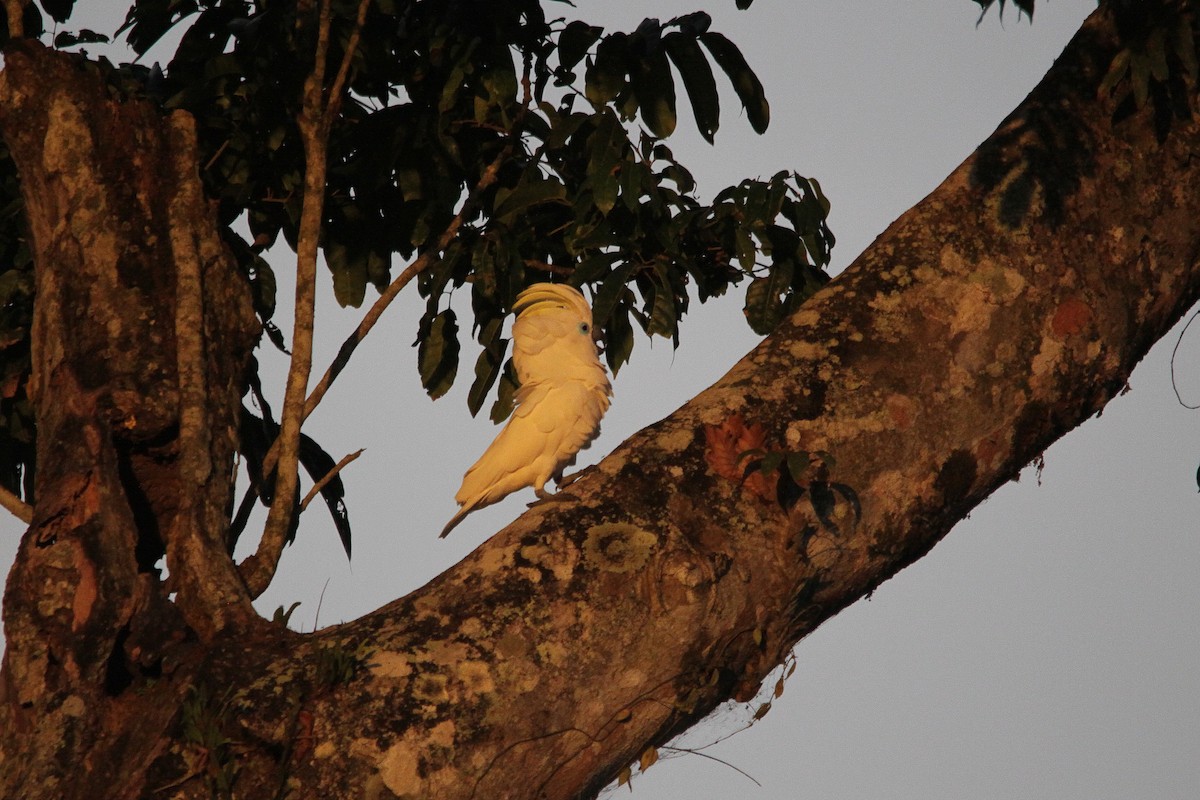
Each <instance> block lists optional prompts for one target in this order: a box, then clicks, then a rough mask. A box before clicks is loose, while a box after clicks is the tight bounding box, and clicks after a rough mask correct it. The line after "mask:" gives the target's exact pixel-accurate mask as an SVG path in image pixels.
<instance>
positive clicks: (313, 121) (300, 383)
mask: <svg viewBox="0 0 1200 800" xmlns="http://www.w3.org/2000/svg"><path fill="white" fill-rule="evenodd" d="M369 2H370V0H360V2H359V6H358V16H357V17H356V19H355V25H354V30H353V32H352V34H351V37H350V43H349V46H348V47H347V48H346V52H345V53H344V54H343V56H342V63H341V65H340V67H339V69H338V74H337V77H336V78H335V79H334V86H333V87H332V88H333V91H332V92H331V93H330V95H329V96H328V98H326V95H325V75H326V66H327V59H328V56H329V38H330V28H331V27H332V18H333V14H332V11H331V8H330V6H331V0H322V2H321V4H320V11H319V20H318V23H317V45H316V52H315V54H314V59H313V68H312V72H310V73H309V75H308V77H307V78H306V79H305V81H304V97H303V105H302V108H301V111H300V118H299V119H298V120H297V122H298V126H299V128H300V135H301V138H302V140H303V143H304V200H303V204H302V208H301V213H300V231H299V238H298V242H297V248H296V300H295V315H294V319H295V322H294V325H293V328H292V361H291V366H290V368H289V369H288V380H287V388H286V389H285V391H284V400H283V413H282V415H281V418H280V430H279V436H278V438H277V439H276V443H275V445H273V446H272V449H275V448H276V447H277V448H278V453H279V455H278V461H279V469H278V470H277V472H276V479H275V480H276V483H275V499H274V501H273V502H272V503H271V510H270V511H269V512H268V513H267V522H266V525H265V527H264V529H263V535H262V540H261V541H260V542H259V545H258V550H257V551H255V553H254V554H253V555H252V556H250V557H249V558H248V559H246V561H245V562H243V564H242V574H243V576H244V577H245V579H246V585H247V586H248V587H249V589H250V594H251V596H252V597H258V596H259V595H261V594H262V593H263V592H264V591H266V588H267V586H269V585H270V583H271V580H272V579H273V578H274V577H275V570H276V568H277V567H278V565H279V558H280V556H281V555H282V553H283V547H284V544H285V543H286V542H287V538H288V532H289V531H290V530H291V525H292V520H293V518H294V515H295V514H296V513H297V509H296V506H295V496H296V489H297V486H298V482H299V475H298V474H297V472H296V465H297V462H298V460H299V454H300V428H301V426H302V425H303V423H304V418H305V416H307V415H306V414H305V411H304V409H305V403H304V398H305V394H306V393H307V390H308V379H309V376H310V374H311V373H312V347H313V328H314V321H315V316H316V296H317V253H318V249H319V240H320V234H321V218H322V211H323V208H324V203H325V174H326V166H327V160H328V159H327V156H328V149H329V131H330V129H331V127H332V125H333V122H334V120H335V119H336V117H337V112H338V109H339V108H340V106H341V99H342V89H343V87H344V86H345V82H346V78H347V75H348V74H349V70H350V62H351V61H352V60H353V57H354V49H355V48H356V47H357V46H358V40H359V36H360V35H361V32H362V26H363V23H364V21H365V19H366V14H367V6H368V5H369Z"/></svg>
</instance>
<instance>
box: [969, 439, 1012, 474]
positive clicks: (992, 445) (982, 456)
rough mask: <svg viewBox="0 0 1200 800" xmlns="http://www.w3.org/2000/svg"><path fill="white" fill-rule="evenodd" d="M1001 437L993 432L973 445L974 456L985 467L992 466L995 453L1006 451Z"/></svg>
mask: <svg viewBox="0 0 1200 800" xmlns="http://www.w3.org/2000/svg"><path fill="white" fill-rule="evenodd" d="M1006 451H1007V448H1006V447H1005V445H1004V441H1003V438H1002V437H1001V435H1000V434H999V433H993V434H992V435H990V436H985V437H984V438H982V439H980V440H979V442H978V443H976V445H975V458H976V460H978V461H979V463H980V464H983V465H984V466H985V467H994V466H995V459H996V456H997V455H1000V454H1001V453H1003V452H1006Z"/></svg>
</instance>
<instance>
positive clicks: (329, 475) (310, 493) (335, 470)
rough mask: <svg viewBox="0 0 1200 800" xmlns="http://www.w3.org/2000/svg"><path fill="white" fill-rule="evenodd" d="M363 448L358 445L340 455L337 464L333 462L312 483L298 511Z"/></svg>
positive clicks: (361, 451)
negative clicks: (330, 467) (322, 474)
mask: <svg viewBox="0 0 1200 800" xmlns="http://www.w3.org/2000/svg"><path fill="white" fill-rule="evenodd" d="M365 449H366V448H361V447H360V448H359V449H358V450H355V451H354V452H353V453H350V454H348V455H345V456H342V460H341V461H339V462H338V463H337V464H335V465H334V467H333V469H331V470H329V472H327V473H325V476H324V477H323V478H321V480H319V481H317V482H316V483H314V484H313V486H312V488H311V489H309V490H308V494H306V495H304V499H303V500H301V501H300V513H304V511H305V509H307V508H308V504H309V503H311V502H312V500H313V498H314V497H316V496H317V494H318V493H319V492H320V491H321V490H322V489H324V488H325V487H326V486H328V485H329V482H330V481H331V480H333V479H334V478H336V477H337V476H338V473H340V472H341V471H342V470H343V469H344V468H345V467H346V466H347V465H349V464H350V462H352V461H354V460H355V459H357V458H358V457H359V456H361V455H362V454H363V451H364V450H365Z"/></svg>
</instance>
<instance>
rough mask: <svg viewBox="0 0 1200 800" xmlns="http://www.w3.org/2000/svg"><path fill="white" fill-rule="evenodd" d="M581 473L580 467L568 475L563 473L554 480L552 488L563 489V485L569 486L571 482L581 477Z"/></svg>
mask: <svg viewBox="0 0 1200 800" xmlns="http://www.w3.org/2000/svg"><path fill="white" fill-rule="evenodd" d="M582 475H583V470H581V469H580V470H576V471H575V472H572V473H571V474H570V475H563V476H562V477H561V478H559V479H558V480H556V481H555V482H554V488H556V489H558V490H560V491H561V490H562V489H563V487H566V486H570V485H571V484H572V483H574V482H575V481H577V480H579V478H580V477H582Z"/></svg>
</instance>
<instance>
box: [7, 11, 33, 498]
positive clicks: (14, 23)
mask: <svg viewBox="0 0 1200 800" xmlns="http://www.w3.org/2000/svg"><path fill="white" fill-rule="evenodd" d="M29 2H30V0H4V11H5V14H6V15H7V16H8V37H9V38H10V39H20V38H23V37H24V36H25V5H26V4H27V3H29ZM4 507H5V508H8V506H7V505H5V506H4ZM9 510H10V511H12V509H9ZM13 513H14V514H15V513H16V512H15V511H14V512H13Z"/></svg>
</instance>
